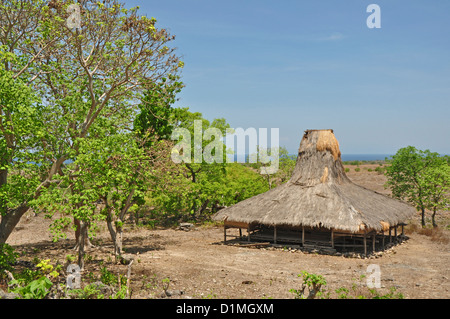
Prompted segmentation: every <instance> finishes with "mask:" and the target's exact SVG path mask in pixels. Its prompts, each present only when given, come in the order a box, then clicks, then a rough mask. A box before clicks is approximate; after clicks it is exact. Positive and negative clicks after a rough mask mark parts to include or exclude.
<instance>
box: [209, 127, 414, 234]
mask: <svg viewBox="0 0 450 319" xmlns="http://www.w3.org/2000/svg"><path fill="white" fill-rule="evenodd" d="M414 213H415V210H414V208H413V207H411V206H410V205H408V204H406V203H404V202H402V201H399V200H396V199H393V198H391V197H388V196H386V195H383V194H380V193H377V192H375V191H372V190H369V189H366V188H364V187H361V186H358V185H356V184H354V183H353V182H352V181H350V179H349V178H348V177H347V176H346V175H345V172H344V167H343V166H342V161H341V152H340V150H339V143H338V141H337V140H336V137H335V136H334V133H333V130H308V131H306V132H305V134H304V136H303V139H302V141H301V143H300V148H299V151H298V157H297V163H296V166H295V169H294V171H293V174H292V177H291V178H290V180H289V181H288V182H287V183H285V184H282V185H280V186H278V187H276V188H274V189H271V190H269V191H268V192H265V193H263V194H259V195H257V196H254V197H252V198H249V199H246V200H244V201H242V202H239V203H237V204H236V205H233V206H231V207H228V208H225V209H222V210H220V211H219V212H218V213H217V214H216V215H215V216H214V217H213V218H214V219H215V220H223V221H226V222H228V223H230V222H235V223H236V222H237V223H246V224H263V225H270V226H274V225H286V226H305V227H321V228H326V229H334V230H339V231H344V232H351V233H363V232H368V231H372V230H375V231H384V230H386V229H389V227H390V226H395V225H398V224H400V223H403V222H406V221H407V220H408V219H409V218H411V217H412V216H413V214H414Z"/></svg>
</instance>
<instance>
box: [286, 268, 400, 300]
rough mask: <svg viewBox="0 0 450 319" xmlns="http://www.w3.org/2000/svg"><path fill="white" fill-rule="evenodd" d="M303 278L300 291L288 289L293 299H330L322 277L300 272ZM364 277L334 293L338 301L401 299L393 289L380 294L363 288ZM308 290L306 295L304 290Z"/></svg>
mask: <svg viewBox="0 0 450 319" xmlns="http://www.w3.org/2000/svg"><path fill="white" fill-rule="evenodd" d="M298 276H299V277H302V278H303V282H302V288H301V289H300V290H297V289H290V290H289V292H291V293H293V294H294V295H295V299H314V298H316V296H317V297H320V298H322V299H325V298H326V299H329V298H332V297H333V296H334V295H332V292H330V291H327V288H326V285H327V281H326V280H325V278H324V277H323V276H322V275H317V274H310V273H308V272H306V271H302V273H301V274H299V275H298ZM363 278H365V276H364V275H361V276H360V277H359V283H358V282H356V280H354V282H353V284H352V286H351V287H350V288H347V287H340V288H338V289H336V290H335V291H334V293H335V294H336V298H338V299H403V298H404V296H403V294H401V293H397V292H396V289H395V287H392V288H390V289H389V292H387V293H385V294H382V293H380V292H379V291H378V290H377V289H375V288H368V287H365V286H363V284H362V279H363ZM306 288H308V293H307V294H306V292H305V289H306Z"/></svg>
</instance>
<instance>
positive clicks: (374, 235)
mask: <svg viewBox="0 0 450 319" xmlns="http://www.w3.org/2000/svg"><path fill="white" fill-rule="evenodd" d="M376 235H377V233H373V235H372V252H374V251H375V241H376Z"/></svg>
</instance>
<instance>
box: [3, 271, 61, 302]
mask: <svg viewBox="0 0 450 319" xmlns="http://www.w3.org/2000/svg"><path fill="white" fill-rule="evenodd" d="M10 284H12V283H10ZM52 286H53V283H52V282H51V280H50V279H48V278H47V277H46V276H42V277H40V278H39V279H36V280H33V281H31V282H30V283H29V284H27V285H26V286H24V287H21V286H19V287H17V288H15V289H13V290H12V292H14V293H18V294H20V295H21V296H22V297H23V298H24V299H43V298H45V296H47V294H48V293H49V292H50V288H51V287H52Z"/></svg>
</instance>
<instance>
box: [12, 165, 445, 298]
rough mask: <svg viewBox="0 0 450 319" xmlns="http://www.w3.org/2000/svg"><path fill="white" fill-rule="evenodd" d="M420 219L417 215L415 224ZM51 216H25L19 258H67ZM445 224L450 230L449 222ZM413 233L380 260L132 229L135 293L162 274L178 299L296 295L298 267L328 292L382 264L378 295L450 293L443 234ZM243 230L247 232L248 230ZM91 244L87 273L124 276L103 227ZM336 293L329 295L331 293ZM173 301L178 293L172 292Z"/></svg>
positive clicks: (195, 233) (149, 294)
mask: <svg viewBox="0 0 450 319" xmlns="http://www.w3.org/2000/svg"><path fill="white" fill-rule="evenodd" d="M376 166H377V165H361V166H360V167H361V171H360V172H355V171H354V168H355V167H356V166H346V167H350V168H351V170H350V172H348V173H347V175H348V176H349V177H350V178H351V179H352V180H353V181H355V182H356V183H357V184H360V185H362V186H365V187H367V188H371V189H374V190H376V191H379V192H384V193H388V191H386V190H385V189H384V188H383V184H384V182H385V177H384V176H383V175H379V174H377V173H376V172H368V171H367V170H366V169H364V167H371V168H375V167H376ZM449 217H450V214H449V213H448V212H446V213H441V214H440V217H439V219H438V222H439V224H440V225H442V226H443V227H442V228H445V226H447V225H448V224H449ZM418 221H419V217H417V218H416V219H415V220H414V223H417V222H418ZM49 223H50V221H49V220H46V219H43V217H42V216H31V215H29V216H25V217H24V218H23V219H22V221H21V222H20V224H19V225H18V227H17V229H16V230H15V231H14V233H13V234H12V236H11V237H10V239H9V241H8V243H9V244H11V245H13V246H14V247H15V248H16V249H17V251H19V252H21V253H22V256H21V257H20V259H21V260H32V258H33V257H35V256H37V257H39V258H42V259H43V258H47V259H48V258H51V259H52V261H56V260H59V261H60V262H61V263H64V262H65V258H66V256H67V255H68V254H72V255H75V252H74V251H73V250H71V247H73V246H74V240H73V235H71V234H70V235H69V238H68V239H66V240H63V241H60V242H59V243H52V242H51V237H50V234H49V232H48V225H49ZM447 228H448V227H447ZM449 232H450V231H449V230H444V232H443V233H444V235H443V236H444V237H441V238H440V240H438V241H435V240H432V237H430V236H426V235H422V234H419V233H417V232H408V231H407V233H406V234H407V236H408V237H409V240H407V241H406V242H404V243H403V244H401V245H398V246H396V247H394V248H393V249H391V250H389V251H387V252H385V253H384V254H383V255H382V256H381V257H380V258H367V259H358V258H345V257H339V256H326V255H318V254H311V253H304V252H301V251H299V250H297V251H290V250H288V249H282V248H265V249H264V248H243V247H237V246H232V245H223V243H222V240H223V230H222V228H221V227H216V226H208V227H206V226H199V227H196V228H195V229H194V230H192V231H188V232H186V231H182V230H176V229H157V230H148V229H143V228H132V227H130V228H129V229H128V230H127V232H126V234H125V241H124V247H125V249H126V252H127V253H130V254H134V255H135V256H136V263H135V264H133V267H132V289H133V294H132V298H160V297H161V293H162V292H163V284H162V282H163V279H165V278H168V279H170V285H169V290H181V291H183V295H181V296H176V297H175V298H293V297H294V295H293V294H292V293H290V292H289V289H292V288H297V289H298V288H300V286H301V278H299V277H297V274H299V273H300V272H301V271H303V270H305V271H308V272H310V273H315V274H321V275H323V276H324V277H325V279H326V280H327V282H328V285H327V288H328V290H329V291H330V292H331V291H334V289H336V288H340V287H346V288H350V287H351V286H352V284H353V283H357V284H361V285H365V280H363V281H361V282H360V281H359V278H360V276H361V275H366V274H367V273H366V270H367V266H368V265H369V264H377V265H379V266H380V269H381V285H382V288H381V289H380V292H387V291H388V290H389V288H391V287H395V288H396V290H397V292H400V293H402V294H403V295H404V297H405V298H433V299H434V298H446V299H448V298H450V292H449V290H450V281H449V278H450V271H449V267H448V266H449V261H450V245H449V243H448V241H445V240H443V239H445V238H447V239H448V236H449ZM244 233H245V232H244ZM94 243H96V244H97V248H93V249H91V250H89V251H88V255H89V257H90V258H89V259H88V262H87V265H86V271H85V272H84V273H83V278H86V277H88V276H89V273H90V272H92V273H98V270H99V268H100V267H104V266H106V267H107V268H108V269H110V270H113V271H114V272H119V273H121V274H126V266H115V265H114V263H113V260H114V258H113V257H112V255H111V251H112V244H111V242H110V240H109V237H108V235H107V233H106V230H105V229H103V230H101V232H100V234H99V236H98V237H97V239H96V240H94ZM333 296H334V297H336V295H335V294H332V297H333ZM172 298H174V297H172Z"/></svg>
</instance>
